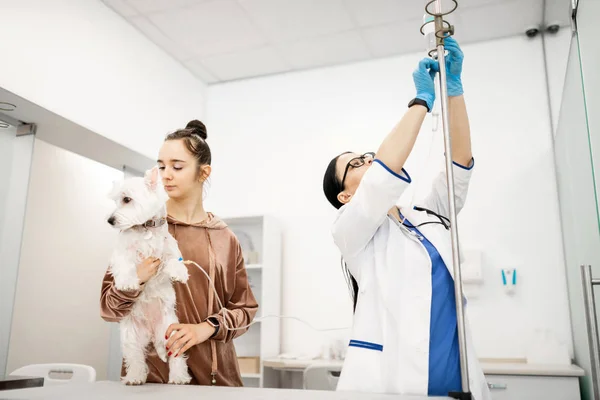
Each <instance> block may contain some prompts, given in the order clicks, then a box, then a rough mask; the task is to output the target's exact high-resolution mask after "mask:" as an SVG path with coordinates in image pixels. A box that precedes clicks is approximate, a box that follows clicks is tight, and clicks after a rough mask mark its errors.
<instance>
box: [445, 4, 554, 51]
mask: <svg viewBox="0 0 600 400" xmlns="http://www.w3.org/2000/svg"><path fill="white" fill-rule="evenodd" d="M542 7H543V0H514V1H505V2H503V3H498V4H491V5H486V6H481V7H473V8H465V9H462V10H460V11H457V14H458V15H459V16H460V18H461V23H460V25H458V24H457V26H456V38H457V39H458V40H464V41H465V42H476V41H483V40H490V39H493V38H501V37H507V36H512V35H519V34H524V33H525V30H526V29H527V28H528V27H529V26H532V25H540V24H541V22H542ZM490 16H493V18H490Z"/></svg>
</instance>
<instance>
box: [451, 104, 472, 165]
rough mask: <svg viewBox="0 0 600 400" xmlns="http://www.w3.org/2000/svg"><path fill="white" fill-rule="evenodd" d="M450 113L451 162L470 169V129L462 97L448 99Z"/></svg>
mask: <svg viewBox="0 0 600 400" xmlns="http://www.w3.org/2000/svg"><path fill="white" fill-rule="evenodd" d="M448 107H449V111H450V138H451V140H452V161H454V162H455V163H456V164H459V165H460V166H462V167H465V168H469V167H471V164H472V161H473V154H472V153H471V128H470V126H469V116H468V115H467V106H466V104H465V97H464V96H463V95H460V96H454V97H449V98H448Z"/></svg>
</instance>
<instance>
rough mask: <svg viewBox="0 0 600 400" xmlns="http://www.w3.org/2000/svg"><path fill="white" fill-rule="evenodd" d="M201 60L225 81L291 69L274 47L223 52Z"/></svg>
mask: <svg viewBox="0 0 600 400" xmlns="http://www.w3.org/2000/svg"><path fill="white" fill-rule="evenodd" d="M199 61H200V62H201V64H202V65H204V66H206V68H208V69H209V70H210V71H212V73H213V74H214V75H216V76H217V77H218V78H220V79H221V80H224V81H228V80H233V79H239V78H248V77H252V76H261V75H268V74H274V73H278V72H285V71H289V70H290V68H289V67H288V66H287V65H286V63H285V62H284V60H283V59H282V58H281V56H280V55H279V54H278V53H277V52H276V51H275V49H273V48H272V47H262V48H260V49H252V50H245V51H240V52H236V53H231V54H221V55H216V56H212V57H209V58H205V59H201V60H199Z"/></svg>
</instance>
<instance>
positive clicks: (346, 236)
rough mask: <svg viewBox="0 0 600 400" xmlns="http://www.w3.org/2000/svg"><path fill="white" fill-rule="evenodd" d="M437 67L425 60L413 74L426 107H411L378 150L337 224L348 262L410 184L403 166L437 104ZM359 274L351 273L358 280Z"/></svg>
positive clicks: (336, 233)
mask: <svg viewBox="0 0 600 400" xmlns="http://www.w3.org/2000/svg"><path fill="white" fill-rule="evenodd" d="M436 70H437V68H436V63H435V61H433V60H431V59H424V60H422V61H421V62H420V63H419V66H418V68H417V69H416V70H415V72H414V73H413V80H414V82H415V87H416V89H417V96H416V97H417V98H418V99H421V100H424V101H425V102H426V103H427V107H425V106H422V105H414V106H412V107H410V108H409V109H408V110H407V111H406V113H405V114H404V116H403V117H402V119H401V120H400V122H399V123H398V124H397V125H396V126H395V127H394V129H393V130H392V131H391V132H390V133H389V134H388V135H387V137H386V138H385V139H384V140H383V142H382V143H381V146H380V147H379V150H377V155H376V158H375V160H374V162H373V164H372V165H371V166H370V167H369V170H368V171H367V172H365V174H364V176H363V178H362V180H361V182H360V184H359V185H358V188H357V189H356V192H355V193H354V195H353V196H352V198H351V200H350V202H349V203H348V204H346V205H345V206H344V207H342V209H341V212H340V214H338V217H337V219H336V221H335V222H334V225H333V229H332V234H333V239H334V241H335V243H336V245H337V246H338V248H339V249H340V251H341V253H342V255H343V256H344V258H346V259H347V260H349V259H351V258H352V257H353V256H355V255H356V254H357V253H358V252H360V251H361V250H362V249H363V248H364V247H365V246H366V245H367V243H369V241H370V240H371V238H372V237H373V235H374V234H375V232H376V231H377V229H378V228H379V226H380V225H381V223H382V222H383V220H384V219H385V218H386V215H387V213H388V211H389V210H390V208H392V207H393V206H394V204H396V202H397V201H398V199H399V198H400V196H401V195H402V192H403V191H404V190H405V189H406V188H407V187H408V184H409V183H410V181H411V180H410V176H409V175H408V173H406V171H404V170H403V166H404V164H405V162H406V160H407V159H408V156H409V155H410V152H411V151H412V149H413V146H414V144H415V141H416V139H417V135H418V134H419V131H420V129H421V125H422V123H423V120H424V119H425V116H426V115H427V111H428V108H429V110H431V109H432V107H433V102H434V100H435V89H434V83H433V78H434V76H435V71H436ZM357 273H358V272H357V271H352V274H353V275H354V276H357Z"/></svg>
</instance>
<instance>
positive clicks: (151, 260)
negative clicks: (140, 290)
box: [136, 257, 160, 284]
mask: <svg viewBox="0 0 600 400" xmlns="http://www.w3.org/2000/svg"><path fill="white" fill-rule="evenodd" d="M159 265H160V258H156V257H148V258H146V259H145V260H144V261H142V262H141V263H139V264H138V265H136V270H137V271H136V272H137V276H138V279H139V280H140V284H144V283H146V282H148V280H149V279H150V278H152V277H153V276H154V274H156V271H158V266H159Z"/></svg>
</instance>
